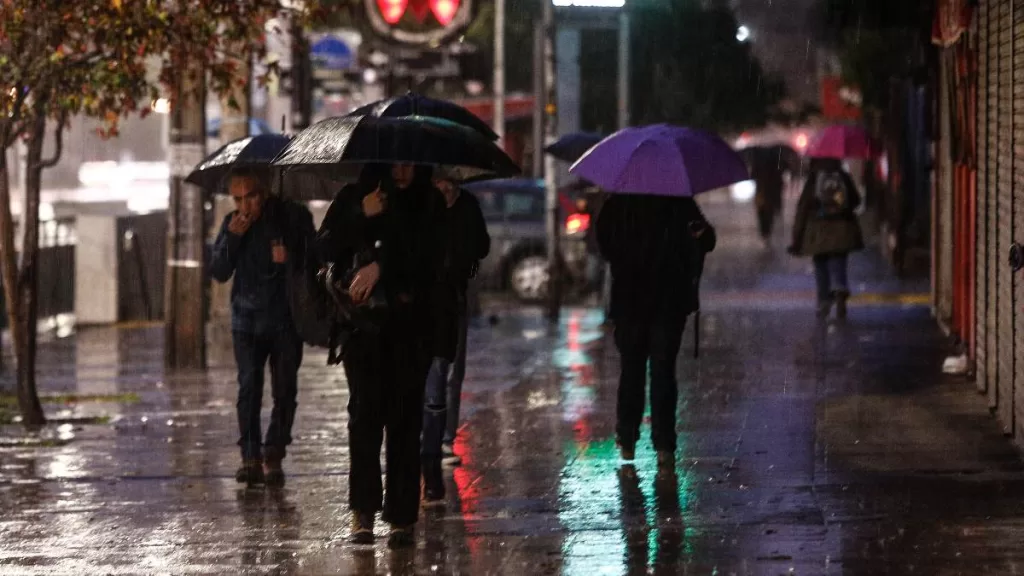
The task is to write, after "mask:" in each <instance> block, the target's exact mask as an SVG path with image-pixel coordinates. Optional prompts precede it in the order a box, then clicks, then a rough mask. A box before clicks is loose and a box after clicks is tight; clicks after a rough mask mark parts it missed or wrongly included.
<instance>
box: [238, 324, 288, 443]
mask: <svg viewBox="0 0 1024 576" xmlns="http://www.w3.org/2000/svg"><path fill="white" fill-rule="evenodd" d="M232 336H233V340H234V347H235V362H236V363H237V364H238V403H237V410H238V431H239V434H240V438H239V439H238V445H239V446H240V447H241V449H242V459H244V460H259V459H261V458H262V457H263V450H262V446H261V442H260V436H261V434H260V410H261V408H262V403H263V372H264V367H265V366H266V365H267V362H268V360H269V362H270V391H271V394H272V395H273V398H274V407H273V409H272V410H271V412H270V426H269V427H268V428H267V435H266V439H265V440H264V441H263V442H262V444H265V445H266V452H267V456H268V457H272V458H274V459H278V460H279V459H281V458H284V455H285V447H286V446H288V445H289V444H291V443H292V424H293V423H294V422H295V410H296V407H297V406H298V403H297V402H296V396H297V394H298V371H299V365H301V364H302V340H300V339H299V337H298V335H297V334H296V333H295V330H293V329H290V328H282V329H281V330H277V331H273V332H265V333H264V332H237V331H236V332H234V333H233V334H232Z"/></svg>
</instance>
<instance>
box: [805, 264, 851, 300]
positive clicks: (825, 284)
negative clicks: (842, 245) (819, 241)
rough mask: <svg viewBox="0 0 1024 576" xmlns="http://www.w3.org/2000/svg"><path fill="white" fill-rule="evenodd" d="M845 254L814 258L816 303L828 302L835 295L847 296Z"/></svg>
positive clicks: (848, 283)
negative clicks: (816, 290) (816, 289)
mask: <svg viewBox="0 0 1024 576" xmlns="http://www.w3.org/2000/svg"><path fill="white" fill-rule="evenodd" d="M848 262H849V258H848V255H847V254H819V255H817V256H815V257H814V281H815V283H816V284H817V287H818V302H830V301H831V300H832V299H833V298H834V297H835V296H836V295H839V294H842V295H847V296H848V295H849V294H850V282H849V279H848V278H847V266H848Z"/></svg>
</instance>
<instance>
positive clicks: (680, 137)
mask: <svg viewBox="0 0 1024 576" xmlns="http://www.w3.org/2000/svg"><path fill="white" fill-rule="evenodd" d="M569 172H570V173H571V174H574V175H576V176H579V177H581V178H583V179H585V180H588V181H590V182H593V183H594V184H596V185H597V186H599V187H601V188H603V189H605V190H608V191H609V192H617V193H620V194H654V195H657V196H694V195H695V194H700V193H701V192H707V191H709V190H715V189H717V188H723V187H725V186H728V185H730V184H735V183H736V182H742V181H744V180H748V179H750V175H749V174H748V173H747V167H746V164H745V163H744V162H743V158H741V157H740V155H739V154H737V153H736V152H735V151H734V150H733V149H732V148H731V147H729V145H728V144H726V143H725V142H724V141H722V139H721V138H719V137H718V136H715V135H714V134H711V133H709V132H704V131H701V130H695V129H692V128H681V127H678V126H670V125H668V124H655V125H653V126H644V127H641V128H626V129H625V130H620V131H619V132H616V133H615V134H612V135H611V136H609V137H608V138H605V139H604V140H602V141H601V142H600V143H599V144H598V145H597V146H594V147H593V148H591V149H590V151H589V152H587V153H586V154H585V155H584V156H583V157H582V158H580V159H579V160H578V161H577V162H576V163H575V164H573V166H572V168H570V169H569Z"/></svg>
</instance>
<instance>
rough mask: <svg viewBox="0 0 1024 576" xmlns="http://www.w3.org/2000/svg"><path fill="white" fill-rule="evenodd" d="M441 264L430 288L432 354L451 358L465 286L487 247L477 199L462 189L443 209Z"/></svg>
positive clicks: (485, 231) (485, 228) (481, 214)
mask: <svg viewBox="0 0 1024 576" xmlns="http://www.w3.org/2000/svg"><path fill="white" fill-rule="evenodd" d="M444 229H445V250H444V265H443V267H442V271H441V276H440V278H439V280H438V284H437V286H436V287H435V291H434V300H433V306H432V317H433V322H434V356H436V357H439V358H445V359H447V360H454V359H455V349H456V346H457V345H458V334H459V333H458V319H459V315H460V313H464V312H465V311H464V310H462V309H463V308H464V307H465V305H466V288H467V283H468V282H469V279H470V277H471V276H472V275H473V274H475V272H476V268H477V265H478V263H479V262H480V261H481V260H483V259H484V258H486V257H487V254H488V253H489V252H490V250H491V237H490V235H489V234H488V233H487V222H486V220H484V214H483V211H482V210H481V209H480V201H479V200H477V199H476V196H474V195H473V194H471V193H469V192H466V191H462V192H460V194H459V197H458V199H457V200H456V201H455V204H453V205H452V207H451V208H447V209H446V210H445V211H444Z"/></svg>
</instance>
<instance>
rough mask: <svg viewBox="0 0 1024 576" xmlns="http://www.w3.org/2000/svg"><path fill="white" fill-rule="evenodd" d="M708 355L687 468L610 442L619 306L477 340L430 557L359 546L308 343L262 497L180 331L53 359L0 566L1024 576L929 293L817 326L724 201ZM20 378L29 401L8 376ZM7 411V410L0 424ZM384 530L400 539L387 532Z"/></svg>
mask: <svg viewBox="0 0 1024 576" xmlns="http://www.w3.org/2000/svg"><path fill="white" fill-rule="evenodd" d="M707 214H708V217H709V218H710V219H711V221H712V222H713V223H714V224H715V225H716V226H717V227H718V230H719V237H720V239H721V240H720V245H719V249H718V251H716V252H715V253H714V254H713V256H712V257H711V259H710V260H709V264H708V269H707V277H706V280H705V283H704V311H703V313H702V319H701V323H702V336H701V343H702V353H701V357H700V359H699V360H694V359H692V358H691V354H690V347H691V346H692V340H691V338H692V333H691V332H690V331H689V329H688V333H687V337H686V339H685V342H684V354H685V357H684V361H683V362H681V364H680V389H681V393H680V406H679V435H680V449H679V461H678V466H677V469H676V470H675V473H674V474H660V475H659V474H658V473H657V469H656V465H655V461H654V454H653V452H652V451H651V450H650V449H649V447H648V446H647V445H646V444H644V445H642V446H641V447H639V449H638V458H637V461H636V462H635V464H634V465H632V466H624V465H623V462H621V461H620V460H619V459H618V455H617V452H616V449H615V445H614V439H613V428H614V422H613V418H614V410H615V407H614V400H615V386H616V376H617V367H618V364H617V363H618V359H617V355H616V353H615V350H614V347H613V346H612V345H611V344H610V342H609V340H608V339H607V338H606V337H605V334H604V332H603V331H602V329H601V323H602V321H603V318H602V316H601V313H600V312H599V311H597V310H594V309H589V308H583V307H579V308H572V309H568V310H566V312H565V314H564V316H563V320H562V322H561V323H560V324H559V325H558V326H556V327H554V328H552V329H548V327H547V326H546V324H545V322H544V321H543V320H542V319H541V318H540V316H539V315H538V314H537V313H536V312H534V311H528V310H525V311H516V312H511V311H504V312H503V313H502V315H501V318H500V322H499V323H498V324H497V325H495V326H490V325H487V324H486V323H482V324H481V325H478V326H475V327H474V328H473V329H472V333H471V345H472V355H471V358H470V362H469V369H468V376H467V383H466V390H465V399H464V403H463V408H464V419H463V421H464V427H463V430H462V433H461V436H460V439H459V441H458V443H457V447H456V449H457V451H458V452H459V453H460V454H461V455H462V457H463V460H464V464H463V465H462V466H461V467H458V468H455V469H454V470H452V471H450V472H449V473H448V484H449V499H448V502H447V506H446V508H445V509H443V510H434V511H429V512H426V513H425V514H424V519H423V521H422V522H421V523H420V526H419V532H418V536H417V546H416V548H415V549H413V550H408V551H390V550H387V548H386V547H385V546H384V542H383V538H378V545H377V546H375V547H372V548H371V547H368V548H365V549H354V548H352V547H351V546H349V545H347V544H345V542H344V538H345V537H346V536H347V534H348V532H347V529H348V525H349V515H348V511H347V509H346V505H345V500H346V498H345V494H346V491H347V484H348V477H347V465H346V461H347V447H346V431H345V425H346V416H345V410H344V408H345V402H346V399H347V393H346V388H345V383H344V378H343V375H342V374H341V372H340V371H339V370H336V369H330V368H326V367H323V364H324V355H323V354H316V353H311V354H310V356H309V357H308V358H307V361H306V365H305V367H304V368H303V372H302V375H301V391H300V398H299V403H300V405H299V415H298V419H297V425H296V434H295V438H296V441H295V444H294V445H293V449H292V450H291V452H290V455H289V458H288V460H287V461H286V471H287V472H288V473H289V476H288V484H287V486H286V487H285V488H284V489H283V490H280V491H262V490H257V491H247V490H242V489H240V488H239V487H238V485H237V484H236V483H235V482H234V479H233V477H232V475H233V473H234V470H235V468H236V466H237V464H238V462H237V450H236V447H235V445H234V441H235V439H236V425H235V420H234V392H235V384H234V379H233V378H234V376H233V373H232V370H231V367H230V366H220V367H216V368H214V369H212V370H211V371H210V372H209V373H207V374H203V375H194V376H175V377H170V376H167V375H165V374H164V372H163V369H162V365H161V351H160V344H161V342H160V341H161V334H162V332H161V330H160V329H159V328H143V329H134V330H126V329H92V330H85V331H82V332H80V333H79V334H77V335H75V336H73V337H70V338H66V339H61V340H55V341H53V342H49V343H46V344H45V345H44V346H43V350H42V353H41V355H42V358H41V361H42V367H41V369H40V373H41V382H42V384H43V386H44V387H45V393H46V394H47V395H55V394H64V395H68V394H74V395H77V396H78V398H77V399H76V398H74V397H71V396H64V397H62V398H59V399H58V400H60V401H59V402H50V403H48V404H47V410H48V412H49V413H50V414H51V415H53V416H57V417H59V419H60V421H59V422H58V423H57V424H55V426H54V427H53V428H52V429H51V430H50V431H48V433H47V435H46V436H45V437H43V438H42V439H35V440H33V439H31V438H30V439H28V441H27V440H26V438H25V436H24V435H23V434H22V433H21V432H20V431H19V428H18V427H17V426H12V425H7V426H3V427H2V428H0V432H2V437H0V507H2V509H3V510H4V513H3V515H2V516H0V574H5V575H6V574H375V573H381V574H384V573H394V574H405V573H408V574H473V575H477V574H531V575H539V574H569V575H585V576H594V575H597V574H757V575H760V574H858V575H874V574H996V573H1017V572H1018V571H1020V570H1021V566H1022V565H1024V552H1022V551H1021V549H1020V547H1019V546H1018V542H1019V540H1020V537H1021V535H1022V534H1024V466H1022V465H1021V459H1020V456H1019V454H1018V453H1017V452H1016V451H1015V449H1014V448H1013V447H1012V445H1011V444H1010V442H1009V441H1008V440H1007V439H1005V438H1004V437H1002V436H1001V434H1000V433H999V432H998V428H997V426H996V425H995V423H994V421H993V420H992V419H991V418H990V416H989V415H988V412H987V410H986V408H985V404H984V401H983V400H982V399H981V398H980V397H978V396H977V395H976V394H975V393H974V392H973V388H972V386H971V385H969V384H967V383H965V382H963V381H962V380H956V379H951V378H949V377H945V376H943V375H942V374H941V370H940V368H941V361H942V359H943V358H944V356H945V354H946V352H948V350H947V349H946V347H945V342H944V339H943V338H942V337H941V335H940V333H939V332H938V330H937V328H936V327H935V324H934V322H933V320H932V319H931V318H930V315H929V312H928V310H927V308H925V307H923V306H921V301H922V300H923V297H922V292H923V291H924V290H925V289H926V287H927V281H926V280H913V281H902V280H898V279H896V278H894V277H892V276H891V275H890V274H888V273H887V272H886V269H885V267H884V266H883V265H882V264H881V263H880V262H879V259H878V258H877V257H876V256H875V254H874V253H871V252H865V253H863V254H861V255H858V256H857V257H856V258H855V260H854V262H853V276H854V278H856V280H855V285H857V286H858V288H859V291H860V292H861V295H860V296H859V297H858V298H857V299H856V300H855V302H854V304H853V306H852V307H851V312H850V319H849V320H848V321H847V322H846V323H842V324H841V323H835V322H829V323H822V322H818V321H816V320H815V318H814V314H813V309H812V302H811V286H812V280H811V278H810V276H809V275H808V270H809V269H808V264H807V262H806V261H799V260H793V259H790V258H789V257H787V256H785V253H784V251H783V247H784V242H783V240H782V237H781V235H780V237H779V238H778V239H777V246H776V248H775V249H774V250H773V251H768V250H766V249H765V248H764V247H763V246H762V245H761V243H760V240H759V239H757V238H756V235H755V233H754V232H753V230H754V219H753V215H752V209H751V208H750V206H749V205H746V206H740V207H731V206H730V204H728V203H727V202H713V203H711V205H709V206H708V208H707ZM4 386H9V383H7V382H6V381H5V384H4ZM2 410H3V409H2V408H0V416H2V415H3V411H2ZM379 535H380V536H383V532H380V533H379Z"/></svg>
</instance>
